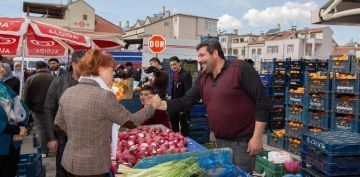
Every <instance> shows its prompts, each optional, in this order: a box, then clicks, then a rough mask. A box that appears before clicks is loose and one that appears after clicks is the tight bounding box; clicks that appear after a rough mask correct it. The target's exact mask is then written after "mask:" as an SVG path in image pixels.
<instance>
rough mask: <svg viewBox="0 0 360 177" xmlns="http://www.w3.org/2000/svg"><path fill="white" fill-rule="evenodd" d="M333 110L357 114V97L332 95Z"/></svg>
mask: <svg viewBox="0 0 360 177" xmlns="http://www.w3.org/2000/svg"><path fill="white" fill-rule="evenodd" d="M333 99H334V101H333V104H334V106H333V110H334V112H335V113H343V114H352V115H358V114H359V97H358V96H355V97H351V98H349V97H334V98H333Z"/></svg>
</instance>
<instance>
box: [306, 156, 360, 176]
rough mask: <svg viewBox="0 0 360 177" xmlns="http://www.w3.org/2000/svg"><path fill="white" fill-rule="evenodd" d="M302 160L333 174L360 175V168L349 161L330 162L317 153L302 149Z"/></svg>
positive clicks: (328, 173)
mask: <svg viewBox="0 0 360 177" xmlns="http://www.w3.org/2000/svg"><path fill="white" fill-rule="evenodd" d="M301 160H302V161H303V162H305V163H307V164H309V165H311V166H313V167H315V168H316V169H318V170H320V171H322V172H324V173H325V174H327V175H332V176H346V175H360V168H359V167H356V166H353V165H349V164H348V163H346V164H343V163H328V162H327V161H324V160H323V159H322V158H319V157H318V156H316V155H313V154H310V153H306V152H304V151H301Z"/></svg>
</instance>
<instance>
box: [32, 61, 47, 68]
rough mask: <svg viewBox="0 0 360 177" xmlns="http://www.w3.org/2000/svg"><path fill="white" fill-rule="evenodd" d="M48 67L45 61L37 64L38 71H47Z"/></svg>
mask: <svg viewBox="0 0 360 177" xmlns="http://www.w3.org/2000/svg"><path fill="white" fill-rule="evenodd" d="M46 67H47V65H46V63H45V62H43V61H38V62H36V67H35V68H36V69H46Z"/></svg>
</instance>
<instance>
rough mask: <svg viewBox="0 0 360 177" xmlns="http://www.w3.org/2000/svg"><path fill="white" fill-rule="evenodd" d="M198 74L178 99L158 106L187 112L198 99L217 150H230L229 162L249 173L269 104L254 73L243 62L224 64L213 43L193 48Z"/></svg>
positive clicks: (260, 148) (214, 42) (260, 144)
mask: <svg viewBox="0 0 360 177" xmlns="http://www.w3.org/2000/svg"><path fill="white" fill-rule="evenodd" d="M196 50H197V52H198V59H199V63H200V65H201V67H202V73H201V74H200V75H199V77H198V80H197V81H196V83H195V84H194V85H193V86H192V87H191V89H190V90H189V91H188V92H187V93H186V94H185V96H184V97H182V98H180V99H174V100H169V101H167V102H165V101H163V102H162V104H163V105H162V109H166V108H167V110H168V111H169V112H180V111H185V110H188V109H189V108H190V107H191V106H192V105H193V104H194V103H196V102H197V101H199V100H200V99H202V101H203V102H204V104H205V106H206V111H207V115H208V120H209V127H210V130H211V131H212V132H214V134H215V137H216V144H217V147H218V148H222V147H230V148H232V150H233V153H234V155H233V161H234V163H235V164H237V165H239V166H240V167H242V168H243V169H244V170H246V171H247V172H250V173H252V171H253V168H254V164H255V155H256V154H257V153H259V152H260V151H261V150H262V147H263V141H262V137H263V132H264V129H265V126H266V123H267V121H268V115H269V110H270V101H269V98H268V97H267V95H266V93H265V88H264V86H263V85H262V83H261V81H260V78H259V76H258V74H257V73H256V71H255V69H254V68H253V67H252V66H251V65H249V64H248V63H246V62H245V61H243V60H225V57H224V53H223V51H222V48H221V45H220V43H219V42H217V41H205V42H202V43H201V44H199V45H198V46H197V47H196Z"/></svg>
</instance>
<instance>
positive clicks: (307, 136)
mask: <svg viewBox="0 0 360 177" xmlns="http://www.w3.org/2000/svg"><path fill="white" fill-rule="evenodd" d="M302 139H303V140H304V141H303V143H304V144H305V145H308V146H311V147H314V148H317V149H319V150H320V151H323V152H325V153H327V154H329V155H334V156H335V155H360V134H359V133H352V132H347V131H330V132H321V133H311V132H305V133H304V134H303V135H302Z"/></svg>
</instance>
